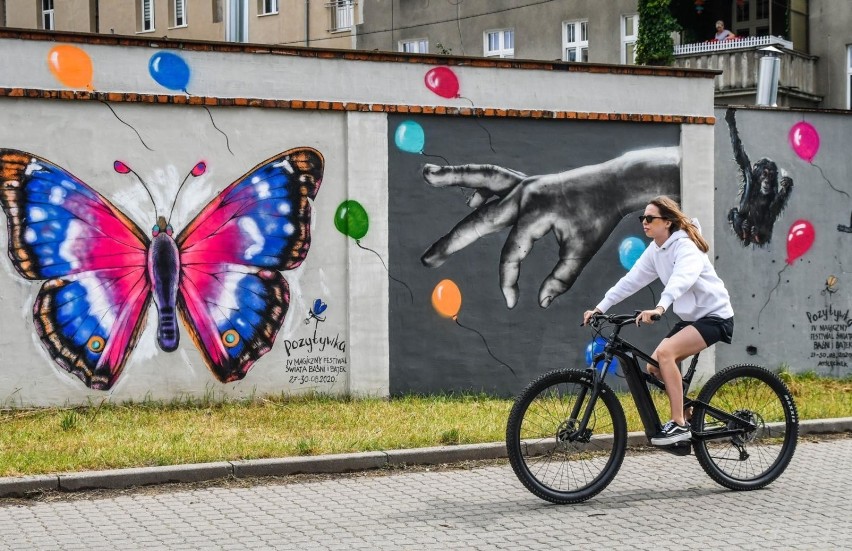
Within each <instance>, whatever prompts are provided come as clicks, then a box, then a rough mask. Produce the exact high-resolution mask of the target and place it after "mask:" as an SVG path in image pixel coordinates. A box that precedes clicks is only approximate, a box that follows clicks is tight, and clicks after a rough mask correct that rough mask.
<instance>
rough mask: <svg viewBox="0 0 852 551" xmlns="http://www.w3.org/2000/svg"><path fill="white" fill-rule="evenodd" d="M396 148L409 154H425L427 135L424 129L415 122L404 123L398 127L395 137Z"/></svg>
mask: <svg viewBox="0 0 852 551" xmlns="http://www.w3.org/2000/svg"><path fill="white" fill-rule="evenodd" d="M393 140H394V143H396V146H397V147H398V148H400V149H401V150H403V151H406V152H408V153H423V146H424V145H426V134H424V133H423V127H422V126H420V125H419V124H417V123H416V122H414V121H402V122H401V123H399V126H397V127H396V133H395V134H394V136H393Z"/></svg>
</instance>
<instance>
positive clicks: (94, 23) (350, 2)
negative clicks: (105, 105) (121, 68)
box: [0, 0, 357, 48]
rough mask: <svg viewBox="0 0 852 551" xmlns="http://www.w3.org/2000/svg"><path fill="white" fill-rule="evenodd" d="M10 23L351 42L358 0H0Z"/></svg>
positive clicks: (295, 42) (330, 44)
mask: <svg viewBox="0 0 852 551" xmlns="http://www.w3.org/2000/svg"><path fill="white" fill-rule="evenodd" d="M0 7H3V8H4V9H3V10H2V11H3V13H4V15H5V21H0V23H3V25H5V26H7V27H17V28H29V29H44V30H55V31H76V32H91V33H101V34H119V35H136V36H140V35H150V36H155V37H163V36H167V37H168V38H173V39H178V40H184V39H188V40H208V41H228V42H252V43H259V44H281V45H287V46H312V47H322V48H352V47H353V46H354V44H353V33H352V29H353V25H354V24H355V23H356V21H357V20H356V17H357V13H356V3H355V1H354V0H330V1H329V0H325V1H321V0H313V1H311V0H121V1H119V0H0Z"/></svg>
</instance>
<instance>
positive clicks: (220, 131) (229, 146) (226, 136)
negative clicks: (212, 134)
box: [201, 105, 234, 155]
mask: <svg viewBox="0 0 852 551" xmlns="http://www.w3.org/2000/svg"><path fill="white" fill-rule="evenodd" d="M201 107H203V108H204V110H205V111H207V116H209V117H210V123H211V124H212V125H213V128H215V129H216V130H218V131H219V133H220V134H222V135H223V136H225V146H226V147H227V148H228V152H230V154H231V155H233V154H234V152H233V151H231V141H230V140H229V139H228V135H227V134H225V133H224V132H222V129H221V128H219V127H218V126H216V121H214V120H213V113H211V112H210V109H207V106H206V105H202V106H201Z"/></svg>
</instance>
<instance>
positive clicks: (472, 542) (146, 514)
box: [0, 435, 852, 550]
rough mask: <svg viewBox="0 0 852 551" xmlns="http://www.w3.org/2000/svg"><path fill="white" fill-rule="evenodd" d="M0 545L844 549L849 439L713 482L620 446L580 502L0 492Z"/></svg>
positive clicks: (803, 444) (318, 485) (339, 485)
mask: <svg viewBox="0 0 852 551" xmlns="http://www.w3.org/2000/svg"><path fill="white" fill-rule="evenodd" d="M0 536H2V539H0V549H63V550H66V549H68V550H70V549H88V550H101V549H103V550H106V549H109V550H114V549H122V550H129V549H234V550H237V549H412V550H414V549H417V550H419V549H555V548H559V549H683V548H697V549H734V548H736V549H819V550H824V549H850V548H852V437H849V436H848V435H846V436H845V437H838V438H829V439H820V440H816V439H812V438H808V439H803V440H802V441H800V443H799V447H798V449H797V451H796V455H795V457H794V458H793V462H792V463H791V465H790V467H789V468H788V469H787V472H786V473H785V474H784V475H783V476H782V477H781V478H779V479H778V480H777V481H775V482H774V483H773V484H772V485H770V486H769V487H768V488H765V489H763V490H758V491H753V492H731V491H729V490H726V489H724V488H722V487H720V486H717V485H716V484H715V483H714V482H713V481H712V480H710V479H709V478H708V477H707V476H706V475H705V474H704V472H703V471H702V470H701V468H700V467H699V465H698V462H697V461H696V460H695V458H694V456H688V457H675V456H672V455H668V454H665V453H661V452H647V451H646V452H635V451H631V452H629V453H628V456H627V458H626V460H625V462H624V465H623V467H622V469H621V471H620V472H619V474H618V476H617V477H616V479H615V481H614V482H613V483H612V484H611V485H610V486H609V487H608V488H607V489H606V490H604V492H602V493H601V494H599V495H598V496H597V497H596V498H593V499H592V500H591V501H588V502H586V503H583V504H580V505H567V506H557V505H551V504H548V503H546V502H544V501H541V500H539V499H538V498H536V497H535V496H533V495H532V494H530V493H528V492H527V491H526V490H525V489H524V488H523V487H522V486H521V484H520V483H519V482H518V481H517V479H516V478H515V475H514V473H513V472H512V470H511V468H510V467H509V466H508V465H507V464H506V463H505V462H490V463H489V464H485V465H483V464H477V465H475V466H468V468H432V469H425V468H418V469H406V470H401V471H396V472H390V473H388V472H382V473H376V472H372V473H361V474H358V475H331V476H324V477H304V476H302V477H293V478H289V479H272V480H270V479H263V480H254V481H244V480H243V481H232V482H231V483H224V484H223V483H218V484H215V485H210V484H208V485H195V486H187V485H179V486H174V485H173V486H160V487H155V488H146V489H139V490H125V491H100V492H84V493H76V494H58V493H51V494H47V495H45V496H43V497H42V498H40V499H37V500H29V501H27V500H20V499H4V500H0Z"/></svg>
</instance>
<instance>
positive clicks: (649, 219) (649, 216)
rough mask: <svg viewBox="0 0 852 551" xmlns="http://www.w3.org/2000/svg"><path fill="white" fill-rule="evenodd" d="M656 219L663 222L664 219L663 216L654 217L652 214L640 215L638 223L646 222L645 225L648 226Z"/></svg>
mask: <svg viewBox="0 0 852 551" xmlns="http://www.w3.org/2000/svg"><path fill="white" fill-rule="evenodd" d="M657 218H659V219H660V220H665V217H663V216H654V215H652V214H642V215H640V216H639V221H640V222H646V223H648V224H650V223H651V222H653V221H654V220H655V219H657Z"/></svg>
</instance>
